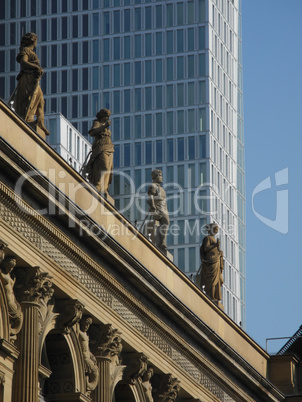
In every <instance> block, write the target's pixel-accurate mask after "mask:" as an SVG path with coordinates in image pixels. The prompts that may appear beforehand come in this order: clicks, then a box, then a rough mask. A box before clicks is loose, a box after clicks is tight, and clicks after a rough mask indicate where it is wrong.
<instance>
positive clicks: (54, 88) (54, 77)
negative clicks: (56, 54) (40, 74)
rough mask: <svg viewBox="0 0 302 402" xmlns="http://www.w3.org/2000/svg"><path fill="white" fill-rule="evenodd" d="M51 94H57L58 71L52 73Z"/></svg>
mask: <svg viewBox="0 0 302 402" xmlns="http://www.w3.org/2000/svg"><path fill="white" fill-rule="evenodd" d="M51 93H52V94H55V93H57V73H56V71H52V73H51Z"/></svg>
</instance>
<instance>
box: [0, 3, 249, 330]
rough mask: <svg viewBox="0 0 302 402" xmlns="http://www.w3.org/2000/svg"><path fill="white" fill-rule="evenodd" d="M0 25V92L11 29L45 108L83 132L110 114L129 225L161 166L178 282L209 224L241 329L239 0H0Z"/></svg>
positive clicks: (119, 200)
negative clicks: (32, 52)
mask: <svg viewBox="0 0 302 402" xmlns="http://www.w3.org/2000/svg"><path fill="white" fill-rule="evenodd" d="M0 18H1V20H0V92H1V93H0V96H1V97H2V98H4V99H8V98H9V95H10V94H11V93H12V91H13V90H14V88H15V85H16V75H17V72H18V70H19V66H18V65H17V63H16V55H17V53H18V46H19V43H20V38H21V36H22V34H23V33H25V32H28V31H32V32H36V33H37V35H38V37H39V42H38V48H37V54H38V56H39V58H40V62H41V65H42V66H43V68H44V71H45V74H44V76H43V77H42V82H41V85H42V89H43V92H44V94H45V100H46V112H48V113H50V112H61V113H62V114H63V115H64V116H66V117H67V118H68V119H69V120H70V121H71V122H72V124H73V125H74V126H75V127H76V128H77V129H78V130H79V131H80V132H81V133H82V134H83V135H86V134H87V133H88V129H89V127H90V125H91V122H92V120H93V118H94V115H95V113H96V112H97V110H98V109H100V108H101V107H107V108H109V109H110V110H111V111H112V126H111V129H112V133H113V141H114V143H115V161H114V166H115V169H116V170H117V171H119V172H122V173H123V174H118V173H116V174H115V177H114V182H113V184H112V186H111V194H112V195H113V196H114V198H115V200H116V206H117V207H118V208H119V209H120V210H121V211H122V212H123V213H124V214H125V215H126V216H127V217H128V218H129V219H130V220H131V221H133V222H134V221H135V220H137V221H138V222H141V221H142V220H143V219H144V216H145V215H144V213H143V210H144V209H146V208H145V206H144V205H145V204H144V203H145V200H142V198H143V197H142V196H143V195H145V193H146V186H145V185H144V184H145V183H148V182H150V180H151V171H152V170H153V169H154V168H160V169H162V170H163V175H164V182H165V184H166V192H167V197H168V209H169V212H170V216H171V224H170V234H169V237H168V248H169V251H170V252H172V253H173V256H174V262H175V263H176V265H178V266H179V267H180V268H181V269H182V270H184V271H185V272H186V273H187V274H188V275H190V274H192V273H195V272H196V270H197V269H198V267H199V265H200V256H199V246H200V243H201V240H202V237H203V233H202V228H203V227H204V224H205V223H209V222H211V221H216V222H217V223H218V224H219V227H220V238H221V248H222V249H223V251H224V256H225V269H224V281H225V283H224V285H223V304H224V307H225V311H226V312H227V314H229V315H230V317H231V318H233V319H234V321H235V322H237V323H240V322H241V325H242V326H243V327H245V185H244V147H243V146H244V139H243V110H242V105H243V102H242V60H241V58H242V56H241V0H187V1H176V0H170V1H169V0H164V1H155V0H62V1H59V0H52V1H47V2H46V1H39V0H10V1H8V0H5V7H4V8H1V10H0ZM135 193H136V194H135ZM140 206H141V208H139V207H140ZM140 209H141V210H142V211H141V210H140Z"/></svg>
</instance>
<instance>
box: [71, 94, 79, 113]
mask: <svg viewBox="0 0 302 402" xmlns="http://www.w3.org/2000/svg"><path fill="white" fill-rule="evenodd" d="M72 117H73V118H75V117H78V97H77V96H73V97H72Z"/></svg>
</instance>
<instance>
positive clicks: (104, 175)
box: [84, 109, 114, 195]
mask: <svg viewBox="0 0 302 402" xmlns="http://www.w3.org/2000/svg"><path fill="white" fill-rule="evenodd" d="M110 115H111V112H110V110H108V109H101V110H100V111H99V112H98V113H97V115H96V120H94V121H93V125H92V127H91V129H90V130H89V135H91V136H92V137H94V141H93V144H92V152H91V155H90V159H89V161H88V163H87V165H86V166H85V168H84V174H86V175H88V180H89V181H90V183H92V184H93V185H94V186H95V187H96V189H97V190H98V191H99V192H100V193H102V194H104V195H107V193H108V189H109V184H110V183H111V181H112V169H113V152H114V145H113V143H112V141H111V131H110V130H109V126H110V124H111V121H110V120H109V117H110Z"/></svg>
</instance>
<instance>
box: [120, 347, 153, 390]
mask: <svg viewBox="0 0 302 402" xmlns="http://www.w3.org/2000/svg"><path fill="white" fill-rule="evenodd" d="M126 360H127V366H126V368H125V371H124V381H125V382H127V383H129V384H135V382H136V380H137V379H140V381H141V377H142V376H143V375H144V374H145V372H146V371H147V368H148V363H147V362H148V358H147V356H146V355H144V354H143V353H136V352H134V353H130V354H128V355H127V358H126Z"/></svg>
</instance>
